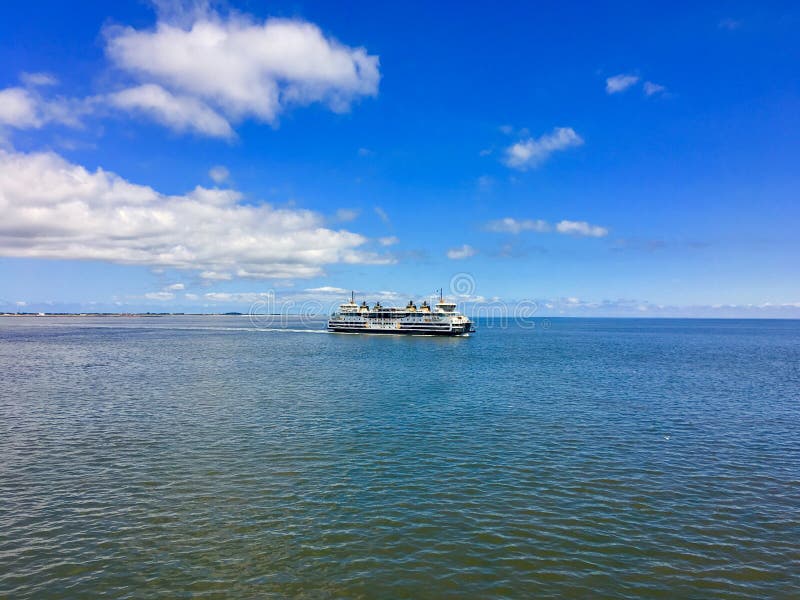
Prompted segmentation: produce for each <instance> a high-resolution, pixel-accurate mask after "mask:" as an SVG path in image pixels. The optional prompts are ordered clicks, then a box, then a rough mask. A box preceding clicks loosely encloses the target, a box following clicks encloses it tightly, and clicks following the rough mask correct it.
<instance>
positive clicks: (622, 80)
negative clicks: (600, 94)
mask: <svg viewBox="0 0 800 600" xmlns="http://www.w3.org/2000/svg"><path fill="white" fill-rule="evenodd" d="M638 81H639V77H638V76H636V75H625V74H620V75H614V76H613V77H609V78H608V79H606V93H607V94H618V93H619V92H624V91H625V90H627V89H628V88H629V87H631V86H632V85H636V82H638Z"/></svg>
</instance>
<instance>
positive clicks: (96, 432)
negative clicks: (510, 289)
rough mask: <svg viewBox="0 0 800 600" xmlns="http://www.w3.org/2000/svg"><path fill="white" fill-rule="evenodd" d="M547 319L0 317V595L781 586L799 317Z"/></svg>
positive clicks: (440, 593) (794, 527) (790, 573)
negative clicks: (427, 324) (336, 321)
mask: <svg viewBox="0 0 800 600" xmlns="http://www.w3.org/2000/svg"><path fill="white" fill-rule="evenodd" d="M542 324H543V323H542V322H539V321H537V322H536V325H537V326H536V327H535V328H521V327H518V326H517V327H513V326H512V327H508V328H502V327H500V324H499V323H497V322H479V323H478V332H477V333H476V334H474V335H473V336H472V337H470V338H453V339H440V338H429V337H414V338H408V337H384V336H358V335H340V334H328V333H322V332H319V331H316V332H315V331H312V330H313V329H315V328H316V329H319V328H321V327H322V322H315V323H310V324H305V325H304V324H301V323H295V322H284V323H275V324H270V325H269V326H265V324H264V323H259V324H258V325H259V327H258V328H256V327H254V326H253V325H252V324H251V323H250V321H249V320H248V318H247V317H162V318H136V319H134V318H88V317H87V318H4V319H0V597H3V598H6V597H7V598H36V599H48V598H91V597H97V596H104V597H110V598H115V597H125V598H148V597H149V598H155V597H159V598H177V597H213V598H222V597H238V598H259V597H287V596H288V597H305V598H341V597H354V598H440V597H514V598H531V597H547V596H570V597H590V596H616V597H631V598H634V597H663V598H677V597H694V598H701V597H718V598H753V597H778V598H780V597H785V598H789V597H798V596H800V322H790V321H683V320H652V321H648V320H613V319H609V320H568V319H565V320H558V319H556V320H553V321H552V323H550V327H549V328H543V327H542ZM305 329H310V330H309V331H304V330H305Z"/></svg>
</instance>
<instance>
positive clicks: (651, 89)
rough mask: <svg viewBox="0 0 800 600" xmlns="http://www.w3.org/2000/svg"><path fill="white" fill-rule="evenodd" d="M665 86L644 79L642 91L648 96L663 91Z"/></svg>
mask: <svg viewBox="0 0 800 600" xmlns="http://www.w3.org/2000/svg"><path fill="white" fill-rule="evenodd" d="M666 89H667V88H666V87H664V86H663V85H659V84H657V83H653V82H652V81H645V82H644V93H645V94H647V95H648V96H652V95H653V94H658V93H659V92H663V91H665V90H666Z"/></svg>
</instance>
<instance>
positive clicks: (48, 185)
mask: <svg viewBox="0 0 800 600" xmlns="http://www.w3.org/2000/svg"><path fill="white" fill-rule="evenodd" d="M240 197H241V196H240V194H238V193H237V192H235V191H232V190H218V189H206V188H202V187H197V188H195V189H194V190H193V191H192V192H190V193H188V194H184V195H180V196H168V195H165V194H161V193H159V192H157V191H156V190H154V189H152V188H150V187H148V186H144V185H137V184H133V183H130V182H128V181H126V180H124V179H123V178H121V177H119V176H118V175H115V174H114V173H110V172H107V171H103V170H102V169H98V170H96V171H88V170H86V169H85V168H83V167H81V166H79V165H75V164H72V163H69V162H68V161H66V160H65V159H63V158H62V157H60V156H58V155H56V154H53V153H36V154H24V153H16V152H6V151H0V214H2V215H3V218H2V219H0V256H18V257H28V258H48V259H84V260H102V261H109V262H115V263H122V264H139V265H148V266H152V267H161V268H176V269H190V270H197V271H202V272H203V273H202V275H201V277H204V278H206V279H212V280H213V279H223V278H226V277H232V276H237V277H251V278H282V279H291V278H303V277H312V276H318V275H320V274H322V273H323V272H324V267H325V265H329V264H334V263H346V264H354V263H372V264H386V263H390V262H393V260H392V259H391V258H388V257H386V256H382V255H377V254H374V253H371V252H366V251H363V250H360V249H359V247H360V246H362V245H363V244H365V243H366V242H367V241H368V240H367V238H366V237H364V236H362V235H359V234H357V233H353V232H349V231H345V230H332V229H329V228H326V227H324V226H323V224H324V219H323V217H322V216H321V215H319V214H317V213H314V212H312V211H308V210H299V209H278V208H274V207H272V206H270V205H268V204H260V205H252V204H248V205H244V204H240V203H239V200H240ZM212 274H213V275H212Z"/></svg>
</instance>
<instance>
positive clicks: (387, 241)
mask: <svg viewBox="0 0 800 600" xmlns="http://www.w3.org/2000/svg"><path fill="white" fill-rule="evenodd" d="M399 241H400V239H399V238H398V237H397V236H394V235H387V236H386V237H382V238H378V243H379V244H380V245H381V246H394V245H395V244H396V243H398V242H399Z"/></svg>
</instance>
